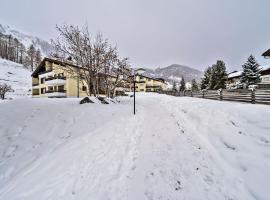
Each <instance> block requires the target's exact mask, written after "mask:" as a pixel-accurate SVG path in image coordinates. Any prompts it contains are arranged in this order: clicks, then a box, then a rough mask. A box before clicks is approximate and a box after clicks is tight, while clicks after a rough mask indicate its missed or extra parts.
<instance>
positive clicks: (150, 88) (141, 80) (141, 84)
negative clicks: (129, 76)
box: [135, 74, 166, 92]
mask: <svg viewBox="0 0 270 200" xmlns="http://www.w3.org/2000/svg"><path fill="white" fill-rule="evenodd" d="M135 80H136V92H159V91H162V90H165V89H166V83H165V80H164V79H162V78H151V77H147V76H144V75H140V74H136V76H135Z"/></svg>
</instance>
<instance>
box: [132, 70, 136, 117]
mask: <svg viewBox="0 0 270 200" xmlns="http://www.w3.org/2000/svg"><path fill="white" fill-rule="evenodd" d="M135 87H136V76H135V74H134V80H133V112H134V115H135V114H136V106H135V105H136V101H135V93H136V88H135Z"/></svg>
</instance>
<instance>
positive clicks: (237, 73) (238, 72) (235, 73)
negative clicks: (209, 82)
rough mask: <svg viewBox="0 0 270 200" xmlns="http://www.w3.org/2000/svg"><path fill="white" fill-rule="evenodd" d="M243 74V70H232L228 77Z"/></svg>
mask: <svg viewBox="0 0 270 200" xmlns="http://www.w3.org/2000/svg"><path fill="white" fill-rule="evenodd" d="M241 74H242V71H237V72H232V73H230V74H229V75H228V78H234V77H238V76H241Z"/></svg>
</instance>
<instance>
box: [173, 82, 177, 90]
mask: <svg viewBox="0 0 270 200" xmlns="http://www.w3.org/2000/svg"><path fill="white" fill-rule="evenodd" d="M172 90H173V91H174V92H175V91H177V89H176V82H175V81H174V82H173V87H172Z"/></svg>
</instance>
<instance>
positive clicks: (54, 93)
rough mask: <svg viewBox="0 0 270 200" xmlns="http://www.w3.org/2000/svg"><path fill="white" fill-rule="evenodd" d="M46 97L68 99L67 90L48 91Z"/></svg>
mask: <svg viewBox="0 0 270 200" xmlns="http://www.w3.org/2000/svg"><path fill="white" fill-rule="evenodd" d="M45 95H46V96H47V97H66V90H48V91H46V92H45Z"/></svg>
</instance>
